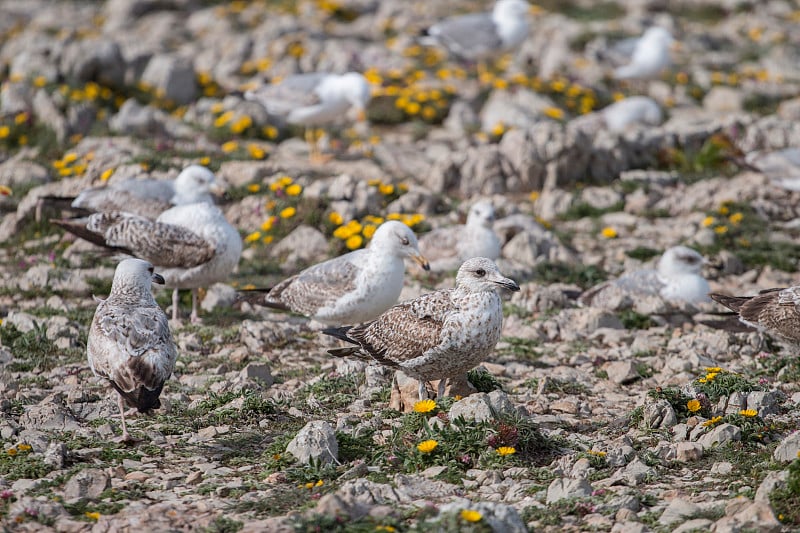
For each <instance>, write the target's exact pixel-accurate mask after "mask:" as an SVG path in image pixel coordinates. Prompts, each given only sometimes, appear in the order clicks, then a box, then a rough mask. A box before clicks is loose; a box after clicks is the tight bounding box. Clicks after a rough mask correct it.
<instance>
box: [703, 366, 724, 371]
mask: <svg viewBox="0 0 800 533" xmlns="http://www.w3.org/2000/svg"><path fill="white" fill-rule="evenodd" d="M706 372H722V368H720V367H718V366H707V367H706Z"/></svg>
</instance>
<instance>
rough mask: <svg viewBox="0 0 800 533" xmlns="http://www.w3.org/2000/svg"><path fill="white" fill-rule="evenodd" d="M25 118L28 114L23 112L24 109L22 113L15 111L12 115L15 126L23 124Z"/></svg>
mask: <svg viewBox="0 0 800 533" xmlns="http://www.w3.org/2000/svg"><path fill="white" fill-rule="evenodd" d="M26 120H28V114H27V113H25V112H24V111H23V112H22V113H17V114H16V115H15V116H14V124H16V125H17V126H19V125H20V124H24V123H25V121H26Z"/></svg>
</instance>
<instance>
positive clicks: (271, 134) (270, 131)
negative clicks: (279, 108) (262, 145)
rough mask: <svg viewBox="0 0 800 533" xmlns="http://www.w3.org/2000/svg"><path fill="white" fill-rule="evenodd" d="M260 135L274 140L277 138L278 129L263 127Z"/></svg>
mask: <svg viewBox="0 0 800 533" xmlns="http://www.w3.org/2000/svg"><path fill="white" fill-rule="evenodd" d="M261 133H263V134H264V136H265V137H266V138H267V139H270V140H271V139H275V138H277V137H278V128H276V127H275V126H264V127H263V128H261Z"/></svg>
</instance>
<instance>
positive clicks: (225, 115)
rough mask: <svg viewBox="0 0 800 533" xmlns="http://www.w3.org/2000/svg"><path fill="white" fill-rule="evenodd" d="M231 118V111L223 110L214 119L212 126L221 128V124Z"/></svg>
mask: <svg viewBox="0 0 800 533" xmlns="http://www.w3.org/2000/svg"><path fill="white" fill-rule="evenodd" d="M232 118H233V111H225V112H224V113H222V114H221V115H220V116H218V117H217V118H216V119H214V127H215V128H221V127H222V126H224V125H225V124H227V123H228V122H230V121H231V119H232Z"/></svg>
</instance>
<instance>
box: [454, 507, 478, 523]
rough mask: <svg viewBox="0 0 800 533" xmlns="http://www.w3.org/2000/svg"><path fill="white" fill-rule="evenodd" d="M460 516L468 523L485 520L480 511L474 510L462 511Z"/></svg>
mask: <svg viewBox="0 0 800 533" xmlns="http://www.w3.org/2000/svg"><path fill="white" fill-rule="evenodd" d="M458 516H460V517H461V519H462V520H466V521H467V522H480V520H481V518H483V515H482V514H481V513H480V511H475V510H474V509H462V510H461V512H460V513H458Z"/></svg>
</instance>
